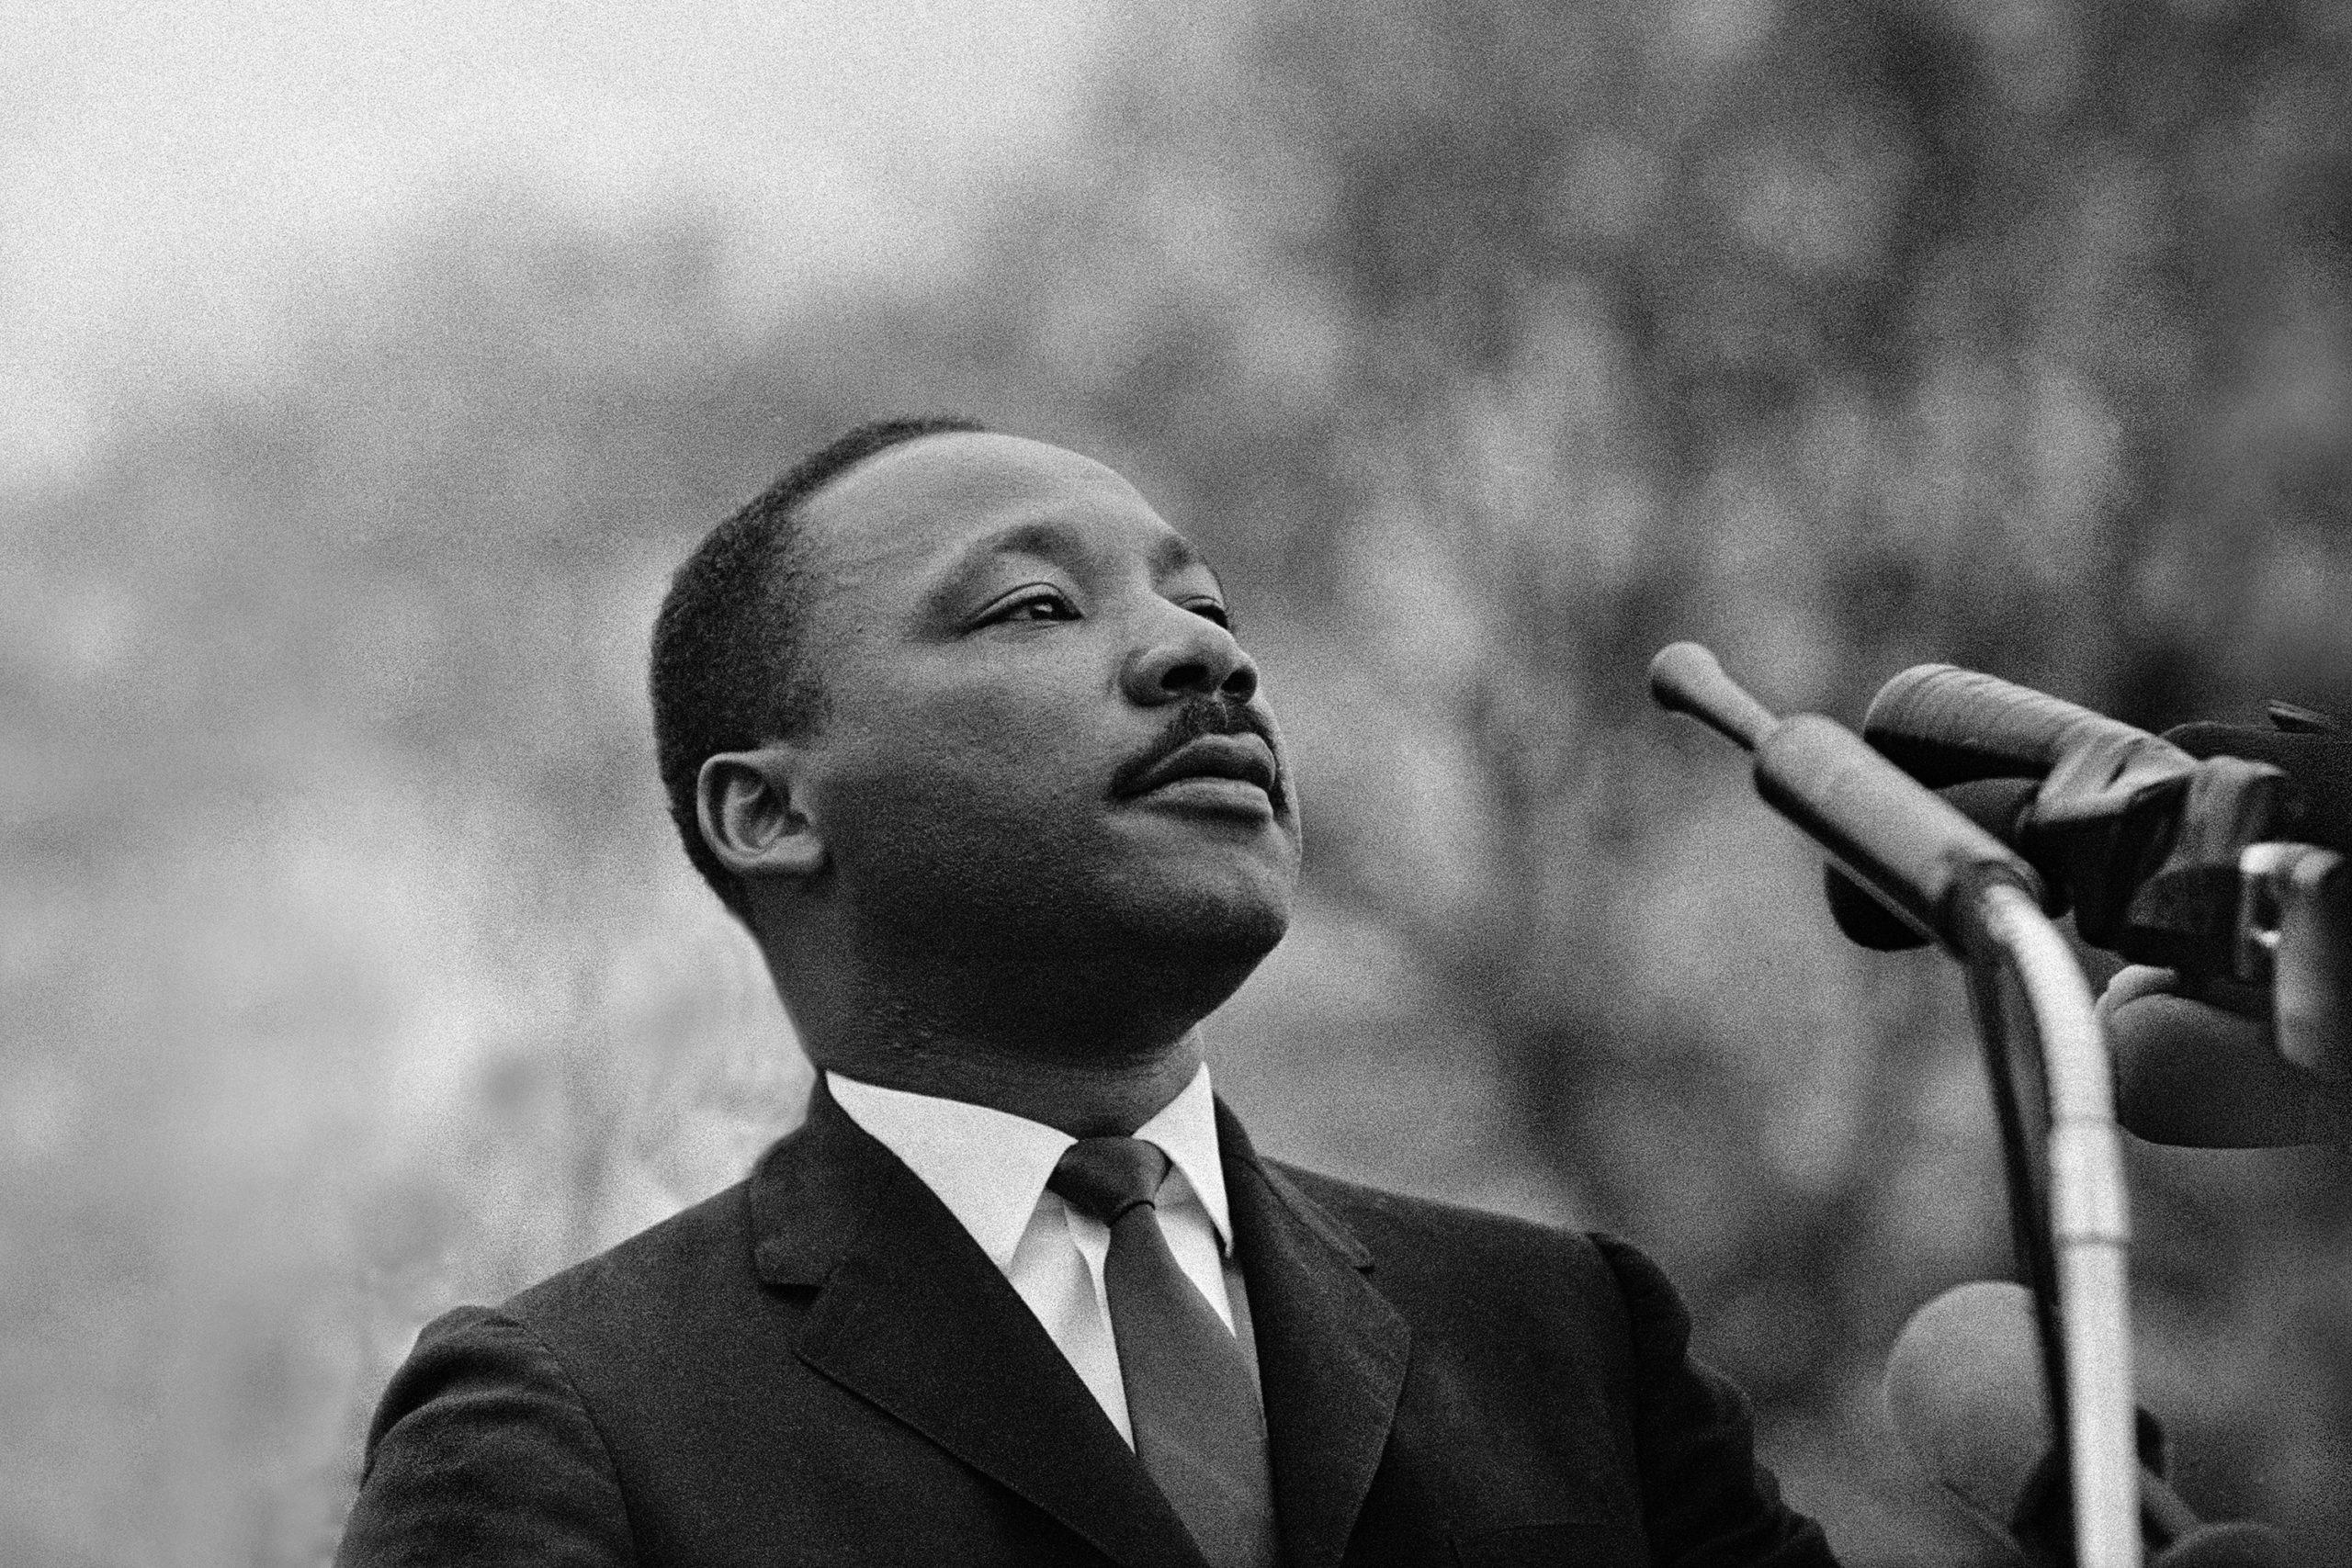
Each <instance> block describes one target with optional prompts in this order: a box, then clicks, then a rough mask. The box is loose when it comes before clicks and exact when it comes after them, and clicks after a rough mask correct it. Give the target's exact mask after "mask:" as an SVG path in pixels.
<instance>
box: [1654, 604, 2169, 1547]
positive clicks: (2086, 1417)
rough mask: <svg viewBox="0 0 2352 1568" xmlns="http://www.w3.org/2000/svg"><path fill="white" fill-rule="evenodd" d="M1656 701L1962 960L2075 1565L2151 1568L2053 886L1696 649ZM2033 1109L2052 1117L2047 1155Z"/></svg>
mask: <svg viewBox="0 0 2352 1568" xmlns="http://www.w3.org/2000/svg"><path fill="white" fill-rule="evenodd" d="M1650 690H1651V694H1653V695H1654V696H1656V697H1657V701H1658V704H1659V705H1660V706H1662V707H1665V708H1668V709H1669V710H1671V711H1674V712H1678V713H1685V714H1689V715H1691V716H1692V717H1694V718H1697V719H1699V720H1700V721H1701V722H1702V723H1703V724H1705V725H1707V726H1708V727H1709V728H1712V729H1714V730H1716V731H1717V732H1719V733H1721V734H1723V735H1724V736H1726V737H1728V738H1729V739H1732V740H1733V741H1735V742H1736V743H1737V744H1738V745H1739V746H1740V747H1741V748H1742V749H1743V750H1747V751H1748V752H1750V753H1752V754H1753V755H1754V757H1755V777H1756V787H1757V792H1758V794H1759V795H1762V796H1763V797H1764V799H1765V800H1766V801H1767V802H1768V803H1769V804H1770V805H1771V806H1772V807H1773V808H1774V809H1776V810H1778V811H1779V812H1780V813H1781V815H1782V816H1784V817H1786V818H1789V819H1790V820H1791V821H1792V822H1793V823H1794V824H1795V825H1796V826H1797V827H1798V828H1799V829H1803V830H1804V832H1805V833H1806V834H1808V835H1809V836H1811V837H1812V838H1813V839H1815V840H1816V841H1817V842H1819V843H1820V844H1821V845H1822V847H1823V848H1824V849H1825V850H1826V851H1827V852H1829V854H1830V855H1831V857H1832V858H1834V859H1835V860H1837V861H1838V863H1839V864H1840V865H1842V866H1843V867H1844V868H1845V869H1846V870H1847V872H1848V873H1849V874H1851V875H1853V877H1854V878H1855V880H1856V881H1858V882H1860V883H1861V884H1862V886H1865V887H1867V888H1869V889H1870V890H1871V893H1872V894H1873V895H1874V896H1876V897H1878V898H1879V899H1880V901H1881V902H1883V904H1885V905H1886V907H1887V908H1889V909H1891V910H1893V911H1894V913H1895V914H1896V915H1898V916H1899V917H1901V918H1902V919H1905V920H1906V921H1908V922H1909V923H1911V924H1912V925H1913V926H1915V927H1917V929H1918V930H1919V931H1921V932H1922V933H1923V934H1925V935H1927V936H1930V937H1933V938H1934V939H1935V940H1936V941H1937V942H1939V944H1940V945H1941V946H1943V948H1944V949H1945V951H1947V952H1948V953H1951V954H1952V956H1953V957H1954V958H1955V959H1957V960H1958V961H1959V963H1960V964H1961V966H1962V970H1963V971H1964V973H1965V975H1966V976H1967V981H1968V990H1969V999H1970V1003H1971V1009H1972V1011H1973V1013H1974V1014H1975V1017H1976V1022H1977V1028H1978V1031H1979V1032H1980V1034H1981V1035H1982V1036H1983V1039H1984V1043H1985V1069H1986V1072H1987V1075H1988V1077H1990V1078H1991V1080H1992V1089H1993V1101H1994V1107H1995V1110H1996V1113H1997V1117H1998V1120H1999V1122H2000V1127H2001V1154H2002V1166H2003V1169H2004V1171H2005V1173H2006V1175H2007V1184H2008V1195H2009V1221H2010V1229H2011V1235H2012V1240H2013V1242H2014V1244H2015V1246H2016V1249H2017V1253H2018V1267H2019V1269H2020V1270H2021V1271H2022V1272H2023V1273H2024V1274H2025V1276H2026V1282H2027V1284H2028V1285H2029V1286H2030V1287H2031V1289H2032V1292H2033V1295H2034V1303H2035V1311H2036V1318H2037V1324H2038V1326H2039V1328H2040V1332H2041V1363H2042V1376H2043V1380H2044V1382H2045V1384H2046V1386H2047V1388H2048V1392H2049V1396H2050V1410H2051V1416H2052V1422H2053V1423H2054V1425H2055V1426H2056V1428H2057V1438H2058V1445H2057V1446H2058V1451H2059V1452H2061V1453H2062V1454H2064V1456H2065V1462H2066V1472H2067V1479H2068V1484H2069V1488H2070V1490H2071V1493H2072V1496H2073V1525H2074V1537H2075V1562H2076V1563H2077V1564H2078V1565H2079V1568H2139V1563H2140V1562H2141V1536H2140V1469H2139V1450H2138V1446H2137V1443H2136V1440H2135V1430H2134V1405H2133V1400H2132V1391H2131V1318H2130V1307H2129V1302H2128V1298H2127V1295H2126V1291H2125V1278H2124V1259H2125V1253H2126V1249H2127V1247H2128V1246H2129V1243H2130V1235H2131V1226H2130V1220H2129V1216H2128V1213H2127V1207H2126V1203H2125V1200H2124V1188H2123V1163H2122V1145H2121V1139H2120V1135H2119V1134H2118V1131H2117V1128H2116V1122H2115V1104H2114V1089H2113V1078H2112V1069H2111V1067H2110V1066H2109V1059H2108V1050H2107V1040H2106V1035H2105V1033H2104V1032H2103V1031H2102V1030H2101V1028H2100V1025H2099V1022H2098V1018H2097V1016H2096V1015H2095V1014H2094V1012H2093V1010H2092V997H2091V991H2090V986H2089V984H2088V982H2087V981H2086V980H2085V978H2084V976H2083V973H2082V970H2081V968H2080V966H2079V965H2077V964H2075V958H2074V954H2073V953H2071V952H2070V951H2069V950H2068V948H2067V946H2066V940H2065V938H2064V936H2063V935H2062V934H2060V932H2059V931H2058V929H2057V927H2056V926H2054V925H2053V924H2052V923H2051V921H2050V919H2049V918H2048V917H2047V916H2045V915H2043V914H2042V912H2041V898H2040V891H2041V887H2040V883H2039V881H2038V879H2037V878H2036V877H2035V875H2034V874H2033V872H2032V870H2031V868H2030V867H2028V866H2027V865H2026V864H2025V863H2023V862H2022V861H2021V860H2019V859H2018V857H2017V855H2016V854H2014V853H2013V852H2011V851H2010V850H2009V849H2008V848H2007V846H2006V845H2004V844H2002V843H2001V842H2000V840H1997V839H1995V838H1994V837H1993V836H1992V835H1991V834H1989V833H1986V832H1985V831H1984V830H1983V829H1980V828H1978V827H1976V826H1975V824H1973V823H1972V822H1970V821H1969V820H1968V819H1967V818H1965V817H1962V815H1961V814H1960V813H1959V812H1957V811H1955V810H1954V809H1952V807H1950V806H1949V805H1947V804H1946V803H1945V802H1944V801H1942V800H1941V799H1939V797H1938V796H1937V795H1936V794H1935V792H1934V791H1932V790H1930V789H1928V787H1927V786H1926V785H1924V784H1919V783H1918V782H1917V781H1916V780H1914V779H1913V778H1911V777H1910V776H1909V775H1908V774H1906V773H1904V772H1903V771H1902V770H1901V769H1900V768H1898V767H1896V766H1895V765H1894V763H1893V762H1890V761H1887V760H1886V759H1885V758H1884V757H1882V756H1880V755H1879V753H1878V752H1877V751H1875V750H1872V749H1871V747H1870V746H1869V745H1868V744H1867V743H1865V742H1864V741H1863V740H1862V739H1860V737H1859V736H1857V735H1855V734H1854V733H1853V732H1852V731H1851V730H1849V729H1846V728H1843V727H1841V726H1839V725H1838V724H1835V723H1833V722H1832V721H1830V720H1829V719H1826V718H1823V717H1820V716H1817V715H1812V714H1801V715H1798V716H1794V717H1792V718H1789V719H1786V720H1783V719H1781V718H1778V717H1776V716H1774V715H1773V714H1772V712H1771V710H1770V709H1769V708H1767V707H1765V706H1764V705H1762V704H1761V703H1759V702H1758V701H1757V700H1756V699H1755V698H1754V697H1752V696H1750V695H1749V694H1747V692H1746V691H1744V690H1742V689H1741V688H1740V686H1739V685H1738V684H1737V683H1736V682H1734V681H1733V680H1732V679H1731V678H1730V677H1729V676H1728V675H1726V674H1724V671H1723V667H1722V666H1721V665H1720V664H1718V663H1717V662H1716V661H1715V658H1714V655H1713V654H1712V653H1709V652H1708V651H1707V650H1706V649H1703V648H1701V647H1699V646H1698V645H1697V644H1695V643H1677V644H1675V645H1674V646H1672V647H1670V648H1668V649H1664V650H1663V651H1661V652H1660V653H1659V654H1658V656H1657V658H1656V659H1655V660H1652V661H1651V664H1650ZM2020 1045H2022V1046H2024V1047H2025V1048H2024V1049H2022V1050H2021V1049H2020V1048H2019V1047H2020ZM2020 1058H2022V1059H2023V1061H2025V1062H2026V1063H2028V1064H2031V1065H2034V1066H2038V1068H2039V1072H2038V1074H2037V1075H2036V1077H2038V1079H2039V1084H2038V1087H2039V1089H2040V1091H2041V1092H2040V1094H2039V1095H2038V1096H2030V1095H2029V1094H2028V1093H2027V1092H2026V1089H2025V1086H2021V1085H2020V1084H2019V1082H2018V1066H2019V1062H2020ZM2029 1100H2039V1101H2040V1104H2041V1110H2042V1111H2043V1112H2044V1117H2045V1122H2044V1126H2043V1131H2042V1133H2041V1137H2040V1139H2039V1140H2038V1142H2039V1145H2040V1147H2039V1149H2038V1150H2037V1148H2036V1146H2035V1145H2036V1143H2037V1140H2036V1139H2035V1137H2034V1136H2033V1135H2032V1133H2031V1131H2030V1119H2029V1117H2028V1115H2027V1114H2026V1111H2027V1106H2028V1103H2029ZM2037 1153H2038V1154H2039V1156H2040V1157H2039V1158H2037V1157H2036V1156H2037Z"/></svg>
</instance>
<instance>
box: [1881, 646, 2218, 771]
mask: <svg viewBox="0 0 2352 1568" xmlns="http://www.w3.org/2000/svg"><path fill="white" fill-rule="evenodd" d="M1862 739H1865V740H1868V741H1869V742H1870V743H1871V745H1873V746H1875V747H1877V748H1878V749H1879V750H1880V751H1882V752H1883V753H1884V754H1885V755H1886V757H1887V759H1888V760H1889V761H1892V762H1894V765H1895V766H1897V767H1899V768H1901V769H1902V770H1903V771H1904V772H1905V773H1909V774H1910V775H1911V776H1912V777H1913V778H1916V779H1917V780H1918V781H1919V782H1920V783H1922V784H1928V785H1930V786H1941V785H1944V784H1965V783H1967V782H1968V781H1970V780H1971V779H1990V778H2030V779H2038V778H2042V777H2045V776H2047V775H2048V774H2049V773H2052V771H2053V770H2055V769H2056V768H2057V767H2058V765H2059V764H2060V763H2061V762H2063V761H2066V760H2067V759H2068V758H2069V757H2072V756H2075V755H2076V754H2077V753H2080V752H2082V751H2085V750H2094V749H2098V748H2102V747H2104V748H2110V749H2112V750H2114V751H2116V752H2118V753H2119V754H2120V755H2121V756H2122V757H2123V758H2124V759H2126V760H2128V761H2131V762H2132V763H2134V764H2136V765H2137V766H2138V767H2139V769H2141V770H2142V771H2143V772H2145V773H2148V774H2150V775H2151V776H2153V777H2156V778H2161V777H2163V776H2165V774H2168V773H2185V772H2187V771H2188V768H2189V767H2190V766H2192V765H2193V764H2194V761H2195V760H2194V759H2193V758H2191V757H2190V756H2189V755H2188V753H2187V752H2186V751H2183V750H2180V749H2179V748H2178V747H2177V746H2175V745H2173V744H2172V743H2171V742H2169V741H2166V740H2163V739H2158V738H2157V737H2155V736H2154V735H2151V734H2149V733H2148V732H2147V731H2146V730H2144V729H2137V728H2133V727H2132V726H2131V725H2128V724H2125V723H2124V722H2123V721H2122V720H2120V719H2114V718H2109V717H2108V716H2106V715H2105V714H2102V713H2098V712H2094V711H2093V710H2092V709H2090V708H2086V707H2082V706H2079V705H2076V704H2074V703H2070V702H2067V701H2066V700H2064V698H2062V697H2053V696H2052V695H2051V694H2049V693H2047V692H2037V691H2035V690H2034V689H2033V688H2032V687H2030V686H2019V685H2017V684H2015V683H2013V682H2007V681H2004V680H2001V679H1999V678H1998V677H1996V676H1993V675H1985V674H1980V673H1978V672H1977V671H1973V670H1962V669H1960V668H1959V667H1958V666H1956V665H1951V664H1919V665H1915V666H1913V667H1912V668H1911V669H1908V670H1905V671H1903V673H1901V674H1900V675H1897V676H1895V677H1894V679H1893V680H1892V681H1889V682H1887V683H1886V684H1885V685H1883V686H1882V687H1880V688H1879V692H1878V695H1877V696H1875V697H1873V698H1871V705H1870V709H1869V711H1868V712H1867V713H1865V714H1864V715H1863V716H1862Z"/></svg>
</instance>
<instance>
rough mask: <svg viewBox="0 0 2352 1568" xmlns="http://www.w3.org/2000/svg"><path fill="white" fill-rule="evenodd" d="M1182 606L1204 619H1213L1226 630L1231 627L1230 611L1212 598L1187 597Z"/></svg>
mask: <svg viewBox="0 0 2352 1568" xmlns="http://www.w3.org/2000/svg"><path fill="white" fill-rule="evenodd" d="M1184 608H1186V609H1187V610H1190V611H1192V612H1193V614H1194V615H1198V616H1200V617H1201V619H1203V620H1204V621H1215V622H1216V624H1217V625H1218V626H1223V627H1224V628H1225V629H1226V630H1227V631H1231V630H1232V629H1233V615H1232V613H1231V612H1229V611H1228V610H1227V609H1226V607H1225V606H1224V605H1222V604H1218V603H1217V602H1216V600H1214V599H1188V600H1186V601H1185V602H1184Z"/></svg>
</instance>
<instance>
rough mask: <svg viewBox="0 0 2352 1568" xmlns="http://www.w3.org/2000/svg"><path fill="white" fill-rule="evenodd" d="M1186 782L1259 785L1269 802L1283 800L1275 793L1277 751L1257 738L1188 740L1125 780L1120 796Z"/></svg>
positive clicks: (1204, 736)
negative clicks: (1213, 781)
mask: <svg viewBox="0 0 2352 1568" xmlns="http://www.w3.org/2000/svg"><path fill="white" fill-rule="evenodd" d="M1186 779H1235V780H1238V781H1239V782H1240V783H1243V784H1255V785H1257V786H1258V787H1259V788H1260V789H1261V790H1263V791H1265V793H1266V798H1267V799H1268V800H1270V801H1276V800H1280V799H1281V796H1280V795H1279V794H1277V793H1276V792H1277V788H1278V784H1279V782H1280V779H1281V773H1280V770H1278V769H1277V768H1276V767H1275V765H1274V749H1273V748H1272V747H1271V746H1269V745H1267V744H1266V742H1265V741H1264V740H1263V739H1261V738H1260V737H1258V736H1256V735H1203V736H1198V737H1196V738H1194V739H1191V740H1187V741H1186V742H1184V744H1183V745H1182V746H1179V747H1178V748H1177V749H1176V750H1173V751H1170V753H1169V754H1168V755H1167V756H1165V757H1162V758H1161V759H1159V761H1156V762H1154V763H1152V764H1151V765H1150V766H1149V767H1148V768H1146V769H1144V771H1143V772H1142V773H1139V774H1137V775H1136V777H1135V778H1133V779H1132V780H1128V781H1125V784H1124V787H1123V788H1122V789H1121V790H1120V791H1119V793H1120V794H1121V795H1128V796H1134V795H1148V794H1150V793H1151V792H1152V791H1153V790H1156V789H1160V788H1163V787H1165V786H1166V785H1169V784H1181V783H1182V782H1183V781H1184V780H1186Z"/></svg>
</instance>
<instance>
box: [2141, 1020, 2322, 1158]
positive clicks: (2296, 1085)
mask: <svg viewBox="0 0 2352 1568" xmlns="http://www.w3.org/2000/svg"><path fill="white" fill-rule="evenodd" d="M2102 1012H2104V1013H2105V1014H2106V1018H2107V1028H2108V1039H2109V1045H2110V1046H2111V1048H2112V1050H2113V1052H2114V1055H2115V1115H2116V1120H2117V1121H2119V1122H2122V1123H2123V1125H2124V1126H2125V1127H2126V1128H2128V1129H2130V1130H2131V1132H2132V1133H2133V1134H2137V1135H2138V1136H2140V1137H2143V1138H2145V1139H2147V1140H2148V1141H2149V1142H2150V1143H2152V1144H2170V1145H2176V1146H2177V1147H2181V1148H2192V1149H2267V1148H2283V1147H2285V1146H2287V1145H2290V1144H2325V1143H2335V1142H2340V1141H2344V1140H2345V1139H2346V1135H2347V1134H2352V1128H2347V1127H2346V1124H2345V1122H2343V1120H2342V1119H2340V1118H2339V1117H2338V1116H2337V1115H2336V1114H2335V1112H2334V1111H2332V1110H2331V1109H2330V1108H2329V1107H2328V1105H2327V1102H2326V1101H2325V1100H2324V1098H2322V1097H2321V1096H2320V1095H2319V1093H2318V1092H2317V1091H2315V1090H2314V1089H2312V1087H2311V1086H2310V1085H2309V1084H2307V1083H2306V1082H2305V1081H2304V1080H2303V1079H2302V1077H2301V1075H2300V1074H2298V1073H2297V1072H2296V1070H2295V1069H2294V1068H2293V1067H2291V1066H2288V1065H2287V1064H2286V1063H2285V1062H2282V1061H2280V1060H2279V1059H2278V1049H2277V1047H2276V1046H2275V1045H2274V1044H2273V1043H2272V1042H2271V1036H2270V1031H2269V1028H2268V1026H2267V1025H2266V1024H2264V1023H2262V1022H2260V1021H2256V1020H2254V1019H2249V1018H2242V1017H2240V1016H2239V1015H2238V1014H2236V1013H2233V1012H2229V1011H2227V1010H2223V1009H2221V1008H2217V1007H2212V1006H2210V1005H2208V1004H2206V1003H2204V1002H2196V1001H2190V1000H2189V999H2188V998H2186V997H2180V996H2175V995H2173V994H2172V993H2170V992H2168V991H2152V992H2145V993H2143V994H2141V995H2137V996H2133V997H2131V998H2130V999H2128V1000H2125V1001H2123V1002H2121V1003H2120V1005H2116V1006H2114V1007H2112V1008H2102Z"/></svg>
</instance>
